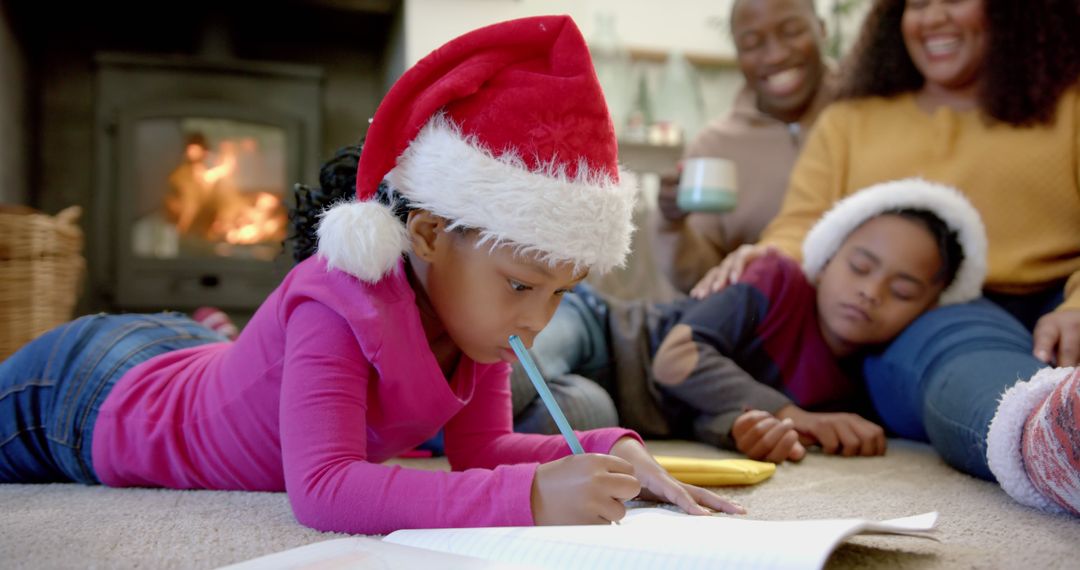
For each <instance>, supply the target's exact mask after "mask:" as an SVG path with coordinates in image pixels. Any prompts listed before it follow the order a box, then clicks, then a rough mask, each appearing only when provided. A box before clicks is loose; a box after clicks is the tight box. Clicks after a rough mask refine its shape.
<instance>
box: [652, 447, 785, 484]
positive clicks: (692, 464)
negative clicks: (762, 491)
mask: <svg viewBox="0 0 1080 570" xmlns="http://www.w3.org/2000/svg"><path fill="white" fill-rule="evenodd" d="M655 457H656V462H657V463H659V464H660V466H661V467H663V468H664V469H667V471H668V473H671V476H672V477H674V478H676V479H678V480H679V481H682V482H683V483H689V484H691V485H703V486H706V487H719V486H722V485H753V484H755V483H760V482H762V481H764V480H766V479H768V478H769V477H772V474H773V473H776V465H774V464H772V463H766V462H763V461H754V460H752V459H700V458H697V457H671V456H666V455H657V456H655Z"/></svg>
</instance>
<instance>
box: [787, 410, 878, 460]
mask: <svg viewBox="0 0 1080 570" xmlns="http://www.w3.org/2000/svg"><path fill="white" fill-rule="evenodd" d="M776 417H778V418H780V419H781V420H783V419H790V420H791V421H792V424H793V425H794V426H795V429H796V430H797V431H798V432H799V436H800V440H801V442H802V444H803V445H812V444H818V445H820V446H821V450H822V451H824V452H825V453H828V454H830V455H843V456H845V457H851V456H853V455H863V456H870V455H885V430H884V429H882V427H881V426H879V425H877V424H875V423H874V422H872V421H870V420H867V419H865V418H863V417H862V416H860V415H858V414H849V413H819V412H808V411H806V410H803V409H802V408H799V407H798V406H795V405H788V406H785V407H783V408H781V409H780V410H779V411H778V412H776Z"/></svg>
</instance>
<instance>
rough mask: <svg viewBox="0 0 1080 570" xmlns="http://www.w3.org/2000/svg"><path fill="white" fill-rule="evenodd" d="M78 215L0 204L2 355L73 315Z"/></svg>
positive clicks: (78, 274) (79, 269) (80, 268)
mask: <svg viewBox="0 0 1080 570" xmlns="http://www.w3.org/2000/svg"><path fill="white" fill-rule="evenodd" d="M81 214H82V209H81V208H79V207H78V206H72V207H70V208H67V209H65V210H64V211H62V212H60V213H59V214H57V215H56V216H48V215H46V214H43V213H41V212H38V211H36V210H33V209H30V208H26V207H21V206H0V360H3V359H4V358H7V357H8V356H10V355H11V354H12V353H14V352H15V351H16V350H18V349H19V348H20V347H21V346H22V345H24V344H26V343H27V342H29V341H31V340H33V339H34V338H35V337H37V336H38V335H40V334H41V333H44V332H46V331H48V330H49V329H52V328H53V327H56V326H57V325H60V324H62V323H64V322H66V321H68V320H70V319H71V317H72V312H73V311H74V309H75V301H76V300H77V299H78V296H79V291H80V287H81V283H82V278H83V275H84V274H85V270H86V261H85V260H84V259H83V256H82V247H83V233H82V230H81V229H80V228H79V225H78V224H77V223H76V222H77V220H78V219H79V216H80V215H81Z"/></svg>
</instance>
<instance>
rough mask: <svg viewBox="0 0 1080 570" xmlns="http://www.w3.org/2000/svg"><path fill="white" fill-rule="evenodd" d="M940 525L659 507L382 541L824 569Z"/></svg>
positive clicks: (561, 564) (505, 555)
mask: <svg viewBox="0 0 1080 570" xmlns="http://www.w3.org/2000/svg"><path fill="white" fill-rule="evenodd" d="M936 521H937V513H926V514H924V515H918V516H916V517H908V518H905V519H896V520H894V521H885V522H870V521H865V520H858V519H833V520H816V521H755V520H748V519H745V518H740V517H729V516H716V517H692V516H689V515H684V514H681V513H675V512H672V511H669V510H667V509H657V508H653V509H633V510H631V511H630V512H629V513H628V514H627V516H626V518H625V519H623V521H622V524H621V525H618V526H614V525H612V526H562V527H508V528H479V529H436V530H400V531H397V532H394V533H391V534H390V535H388V536H387V537H386V538H385V539H384V540H386V541H389V542H393V543H397V544H402V545H408V546H415V547H420V548H429V549H432V550H438V551H442V552H451V553H456V554H465V555H471V556H476V557H479V558H484V559H488V560H495V561H500V562H507V563H516V564H526V565H535V566H538V567H542V568H568V569H573V568H582V569H585V568H588V569H605V568H612V569H616V568H617V569H637V568H641V569H661V570H662V569H665V568H679V569H684V568H690V569H692V568H701V569H705V568H715V567H716V566H717V564H726V565H731V566H736V567H740V568H750V569H767V568H777V569H779V568H821V567H822V566H823V565H824V564H825V560H826V559H827V558H828V556H829V553H831V552H832V550H833V549H834V548H835V547H836V546H837V545H838V544H839V543H840V542H841V541H842V540H844V539H845V538H847V537H850V536H852V535H854V534H857V533H859V532H863V531H869V532H888V533H900V534H908V533H920V532H925V531H929V530H931V529H932V528H933V526H934V524H935V523H936ZM779 537H783V541H782V547H780V545H781V542H780V540H779Z"/></svg>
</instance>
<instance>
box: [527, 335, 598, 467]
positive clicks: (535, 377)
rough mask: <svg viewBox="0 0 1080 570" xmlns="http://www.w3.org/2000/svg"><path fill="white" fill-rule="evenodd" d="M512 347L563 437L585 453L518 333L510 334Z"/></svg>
mask: <svg viewBox="0 0 1080 570" xmlns="http://www.w3.org/2000/svg"><path fill="white" fill-rule="evenodd" d="M510 348H513V349H514V353H515V354H517V357H518V360H519V361H521V365H522V366H524V367H525V373H526V374H528V376H529V380H532V383H533V386H535V387H536V391H537V393H539V394H540V399H541V400H543V401H544V405H545V406H547V409H548V412H549V413H551V417H552V418H554V419H555V425H557V426H559V431H560V432H562V435H563V437H564V438H566V444H567V445H569V446H570V451H572V452H574V454H575V455H580V454H582V453H585V449H584V448H582V447H581V442H580V441H578V438H577V435H575V434H574V430H572V429H570V422H568V421H566V416H564V415H563V413H562V410H561V409H559V404H558V402H556V401H555V397H554V396H552V395H551V390H549V389H548V387H547V383H546V382H544V378H543V377H542V376H540V371H539V370H537V369H536V364H535V363H533V360H532V357H531V356H529V352H528V351H527V350H525V345H524V344H523V343H522V342H521V339H520V338H518V336H517V335H516V334H512V335H510Z"/></svg>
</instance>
